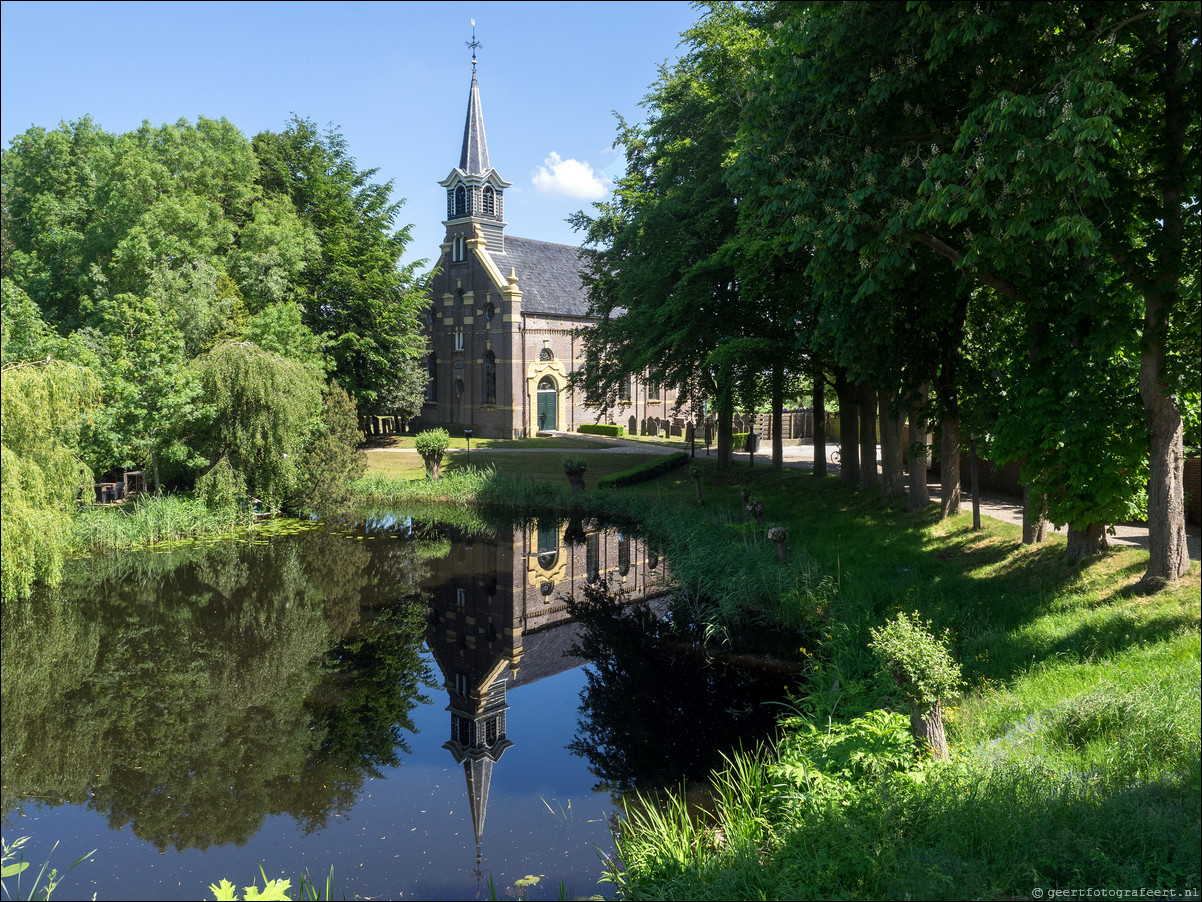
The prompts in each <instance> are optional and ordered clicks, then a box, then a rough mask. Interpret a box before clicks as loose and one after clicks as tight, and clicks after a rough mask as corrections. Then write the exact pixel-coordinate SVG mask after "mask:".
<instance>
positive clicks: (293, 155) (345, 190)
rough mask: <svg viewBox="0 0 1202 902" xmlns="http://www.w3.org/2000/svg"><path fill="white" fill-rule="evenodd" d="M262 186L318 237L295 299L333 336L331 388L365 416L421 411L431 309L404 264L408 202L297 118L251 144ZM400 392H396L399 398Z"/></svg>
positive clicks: (317, 328)
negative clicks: (426, 319)
mask: <svg viewBox="0 0 1202 902" xmlns="http://www.w3.org/2000/svg"><path fill="white" fill-rule="evenodd" d="M254 148H255V154H256V156H257V157H258V160H259V166H260V171H261V175H260V180H259V181H260V185H261V186H262V188H263V191H264V192H265V194H266V196H267V197H269V198H275V197H284V198H288V199H289V200H290V201H291V202H292V205H293V207H294V208H295V209H296V211H297V213H298V214H299V215H300V217H301V220H302V221H303V222H304V223H305V225H306V226H307V227H308V228H309V229H311V230H312V232H313V234H314V235H315V236H316V237H317V242H318V250H317V252H316V254H315V255H314V256H313V257H312V258H310V259H309V261H308V263H307V265H306V267H305V269H304V271H303V272H302V273H301V274H300V276H299V280H298V285H299V288H300V292H299V294H298V295H297V297H296V300H297V301H299V302H300V304H301V305H302V307H303V309H304V312H305V324H306V325H307V326H308V327H309V328H310V329H311V330H312V331H313V332H314V333H316V334H319V335H326V336H328V341H329V345H328V353H329V354H330V356H331V357H332V358H333V360H334V379H335V380H336V381H337V382H338V384H339V385H341V386H342V387H343V388H344V389H346V391H347V392H348V393H349V394H350V395H351V397H352V398H354V399H355V402H356V403H357V404H358V406H359V408H360V410H361V411H364V412H370V411H379V412H383V411H384V410H385V405H388V408H387V409H388V410H390V411H391V410H392V409H396V408H400V409H401V410H402V411H403V412H405V413H408V414H412V413H415V412H416V411H417V410H419V409H420V408H421V403H422V394H423V393H424V382H423V383H421V388H422V390H421V391H418V390H417V385H418V382H417V380H415V379H410V378H408V375H409V374H410V373H416V372H417V371H418V370H419V369H420V368H421V359H422V357H423V355H424V353H425V344H424V340H423V338H422V331H421V324H422V313H423V311H424V310H425V307H426V304H427V301H426V295H425V286H424V284H423V280H422V279H420V278H419V276H418V268H419V267H420V265H421V264H420V263H413V264H405V265H403V264H402V263H401V256H402V254H403V253H404V250H405V245H406V244H407V243H408V240H409V228H408V227H407V226H406V227H404V228H401V229H396V219H397V216H398V214H399V212H400V209H401V205H402V203H403V201H392V200H391V194H392V183H391V182H385V183H382V184H380V183H375V182H373V181H372V179H373V178H374V177H375V175H376V170H375V169H367V170H360V169H359V168H358V166H357V163H356V161H355V159H354V158H353V157H352V156H351V155H350V153H349V151H348V149H347V144H346V139H345V138H344V137H343V136H342V135H341V134H340V133H339V132H338V131H337V130H336V129H330V130H327V131H326V132H324V133H323V132H321V131H319V130H318V128H317V127H316V126H315V125H314V123H312V122H311V121H309V120H306V119H301V118H299V117H293V119H292V120H291V121H290V122H289V123H288V126H287V127H286V128H285V129H284V131H282V132H280V133H279V134H275V133H271V132H263V133H261V134H259V135H256V136H255V139H254ZM402 388H403V389H404V390H403V391H398V389H402Z"/></svg>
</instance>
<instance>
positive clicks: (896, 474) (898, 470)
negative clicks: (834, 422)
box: [878, 392, 906, 501]
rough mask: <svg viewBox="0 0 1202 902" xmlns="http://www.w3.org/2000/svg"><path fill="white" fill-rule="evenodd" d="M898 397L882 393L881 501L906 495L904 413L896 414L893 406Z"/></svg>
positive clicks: (880, 404)
mask: <svg viewBox="0 0 1202 902" xmlns="http://www.w3.org/2000/svg"><path fill="white" fill-rule="evenodd" d="M896 400H897V395H895V394H893V393H892V392H881V393H880V399H879V405H878V406H879V409H880V412H881V500H882V501H888V500H889V499H890V498H897V497H900V496H901V495H904V494H905V493H906V476H905V465H904V458H905V455H904V454H903V453H902V452H903V449H902V441H903V437H904V435H905V421H906V417H905V414H904V413H895V412H894V411H893V409H892V408H893V405H894V403H895V402H896Z"/></svg>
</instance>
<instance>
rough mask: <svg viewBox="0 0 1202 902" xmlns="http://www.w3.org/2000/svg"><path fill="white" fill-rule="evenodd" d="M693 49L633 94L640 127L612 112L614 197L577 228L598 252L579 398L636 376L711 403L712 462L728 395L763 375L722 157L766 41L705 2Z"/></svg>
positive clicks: (723, 429) (606, 400)
mask: <svg viewBox="0 0 1202 902" xmlns="http://www.w3.org/2000/svg"><path fill="white" fill-rule="evenodd" d="M684 37H685V39H686V41H687V42H688V43H689V45H690V51H689V53H687V54H686V55H685V56H684V57H683V58H682V59H681V60H680V61H678V62H677V63H676V64H675V65H674V66H673V67H664V68H662V69H661V71H660V77H659V80H658V81H657V82H656V84H655V85H654V86H653V87H652V89H651V92H650V93H649V94H648V95H647V97H646V98H645V100H644V101H643V105H644V107H645V108H646V109H647V111H648V115H647V123H646V124H645V125H635V124H630V123H627V122H626V121H624V120H622V119H621V118H620V117H619V128H618V137H617V140H616V141H615V145H616V146H619V147H621V148H622V149H623V151H624V152H625V154H626V159H627V168H626V173H625V175H624V176H623V177H622V178H621V179H619V180H618V183H617V186H616V187H615V190H614V194H613V197H612V198H611V199H610V200H608V201H605V202H602V203H599V204H596V205H595V207H594V209H595V211H596V212H595V214H594V215H592V216H588V215H585V214H584V213H579V214H577V215H576V216H575V217H574V218H573V224H574V225H575V226H576V228H577V229H578V230H580V231H582V232H584V235H585V243H586V245H587V246H589V247H590V248H592V249H593V250H594V253H593V255H592V257H591V259H590V272H589V274H588V275H587V276H586V279H585V281H586V284H587V285H588V289H589V295H590V301H591V305H592V311H593V313H594V314H595V315H597V316H598V317H599V318H600V320H601V321H600V323H599V324H598V326H597V327H596V328H595V329H590V330H589V331H588V332H586V333H585V334H584V335H583V342H584V353H585V361H586V363H585V366H584V368H583V372H582V381H583V386H584V390H585V396H586V398H587V400H588V402H589V403H591V404H598V405H601V406H612V405H613V403H614V402H615V401H616V398H617V394H618V387H619V386H620V385H621V384H623V383H624V382H625V380H626V379H627V378H628V377H629V376H630V375H631V374H634V373H641V372H644V371H649V372H650V376H651V378H652V379H655V380H656V381H659V382H662V383H665V384H671V385H676V386H678V387H679V388H680V390H681V391H682V394H683V395H684V396H685V397H691V398H693V399H694V400H700V398H701V397H703V396H704V397H706V398H708V399H710V400H711V401H712V402H713V403H714V405H715V407H716V413H717V420H718V458H719V461H720V462H727V461H729V459H730V454H731V434H732V430H731V423H732V416H733V411H734V403H735V398H736V394H737V392H738V389H739V387H740V386H743V387H744V388H747V387H748V386H750V385H751V384H752V383H753V382H754V380H755V379H756V377H757V376H758V375H759V372H760V370H759V365H760V364H761V363H762V360H763V356H762V352H763V345H762V341H763V339H764V338H765V337H766V333H762V332H761V333H760V334H759V335H756V334H755V332H754V330H753V328H752V324H753V323H755V322H756V321H757V318H756V317H755V316H754V310H753V309H752V308H753V306H754V301H755V300H757V298H753V297H752V292H750V291H749V292H743V291H742V290H741V285H740V281H739V276H738V272H737V269H736V257H737V254H736V252H735V250H734V248H733V244H734V243H735V242H737V240H738V235H739V232H738V221H739V215H738V213H739V211H738V198H737V196H736V195H735V193H734V192H733V191H732V190H731V188H730V186H729V185H728V183H727V181H726V179H725V177H724V173H723V169H722V164H723V161H724V160H725V158H726V155H727V153H728V152H729V151H730V149H731V142H732V140H733V137H734V132H733V129H732V127H731V125H732V123H733V122H735V121H736V120H737V116H738V109H739V103H740V94H741V81H742V79H743V77H744V76H745V74H746V60H747V58H748V56H749V55H750V53H751V51H752V49H753V48H755V47H756V46H757V45H758V43H759V42H760V41H761V40H762V39H763V38H762V35H761V32H760V30H759V28H758V25H757V23H756V20H755V19H754V17H753V15H752V13H751V12H750V11H749V9H748V8H747V7H744V6H742V5H733V4H731V5H727V4H722V5H715V6H713V7H711V8H710V9H709V11H708V13H707V15H706V17H705V18H704V19H703V21H702V22H701V23H700V24H698V25H697V26H696V27H695V28H693V29H691V30H689V31H688V32H686V33H685V35H684Z"/></svg>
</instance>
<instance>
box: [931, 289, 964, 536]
mask: <svg viewBox="0 0 1202 902" xmlns="http://www.w3.org/2000/svg"><path fill="white" fill-rule="evenodd" d="M967 315H968V295H966V294H965V295H961V296H960V297H959V299H958V300H957V303H956V309H955V313H954V314H953V316H952V322H951V323H950V328H949V329H948V330H947V331H946V332H945V333H944V334H943V335H942V340H941V342H940V347H941V355H940V356H941V360H940V363H939V389H938V394H939V488H940V494H939V519H940V520H944V519H946V518H948V517H954V516H956V515H957V514H958V513H960V395H959V385H958V382H957V379H958V376H957V372H956V371H957V364H958V363H959V353H960V343H961V341H962V340H963V336H964V319H965V317H966V316H967Z"/></svg>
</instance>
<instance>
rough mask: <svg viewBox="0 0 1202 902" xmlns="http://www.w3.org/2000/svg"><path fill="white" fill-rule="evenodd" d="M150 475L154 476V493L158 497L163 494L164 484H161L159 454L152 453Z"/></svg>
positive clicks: (156, 452)
mask: <svg viewBox="0 0 1202 902" xmlns="http://www.w3.org/2000/svg"><path fill="white" fill-rule="evenodd" d="M150 473H151V475H152V476H154V493H155V494H156V495H161V494H163V484H162V483H161V482H159V452H158V451H151V452H150Z"/></svg>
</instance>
